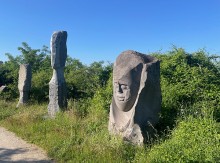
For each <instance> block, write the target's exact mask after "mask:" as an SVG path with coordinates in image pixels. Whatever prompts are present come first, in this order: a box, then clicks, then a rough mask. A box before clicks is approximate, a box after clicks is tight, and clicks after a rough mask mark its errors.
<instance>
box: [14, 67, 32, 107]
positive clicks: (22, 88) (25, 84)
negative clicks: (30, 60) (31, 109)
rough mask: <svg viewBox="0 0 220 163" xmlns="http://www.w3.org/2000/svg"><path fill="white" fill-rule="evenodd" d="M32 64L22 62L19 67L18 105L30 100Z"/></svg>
mask: <svg viewBox="0 0 220 163" xmlns="http://www.w3.org/2000/svg"><path fill="white" fill-rule="evenodd" d="M31 77H32V73H31V66H30V65H29V64H21V65H20V69H19V78H18V90H19V93H20V98H19V101H18V104H17V107H19V106H20V105H24V104H26V103H27V102H28V97H29V92H30V89H31Z"/></svg>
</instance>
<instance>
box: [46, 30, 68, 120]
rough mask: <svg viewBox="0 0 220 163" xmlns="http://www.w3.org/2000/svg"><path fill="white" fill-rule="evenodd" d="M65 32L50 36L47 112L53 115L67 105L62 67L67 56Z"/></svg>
mask: <svg viewBox="0 0 220 163" xmlns="http://www.w3.org/2000/svg"><path fill="white" fill-rule="evenodd" d="M66 40H67V32H66V31H57V32H54V33H53V35H52V37H51V42H50V45H51V66H52V68H53V76H52V78H51V80H50V83H49V100H50V102H49V105H48V114H49V116H51V117H54V116H55V115H56V113H57V112H58V111H60V110H65V108H66V107H67V92H66V82H65V78H64V67H65V63H66V58H67V47H66Z"/></svg>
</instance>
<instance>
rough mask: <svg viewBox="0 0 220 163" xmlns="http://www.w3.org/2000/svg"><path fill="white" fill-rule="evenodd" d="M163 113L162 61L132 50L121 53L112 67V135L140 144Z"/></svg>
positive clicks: (110, 124) (110, 129) (110, 120)
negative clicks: (161, 111)
mask: <svg viewBox="0 0 220 163" xmlns="http://www.w3.org/2000/svg"><path fill="white" fill-rule="evenodd" d="M160 110H161V88H160V62H159V60H157V59H156V58H155V57H152V56H149V55H144V54H141V53H138V52H135V51H131V50H128V51H124V52H122V53H121V54H120V55H119V56H118V58H117V59H116V61H115V63H114V67H113V99H112V103H111V106H110V115H109V127H108V128H109V131H110V133H112V134H119V135H121V136H122V137H123V139H124V140H126V141H129V142H131V143H133V144H139V145H140V144H142V143H144V142H145V141H146V140H147V135H148V134H149V132H150V130H151V128H152V126H154V125H155V124H156V123H157V122H158V120H159V112H160Z"/></svg>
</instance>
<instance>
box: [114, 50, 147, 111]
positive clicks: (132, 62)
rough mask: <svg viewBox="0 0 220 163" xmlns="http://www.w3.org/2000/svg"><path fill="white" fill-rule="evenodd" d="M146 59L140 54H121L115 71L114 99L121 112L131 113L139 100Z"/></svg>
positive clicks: (128, 52) (129, 51) (126, 52)
mask: <svg viewBox="0 0 220 163" xmlns="http://www.w3.org/2000/svg"><path fill="white" fill-rule="evenodd" d="M143 63H144V59H143V56H142V55H141V54H140V53H137V52H135V51H131V50H128V51H125V52H123V53H121V54H120V55H119V56H118V58H117V59H116V62H115V64H114V69H113V97H114V99H115V104H116V105H117V107H118V109H120V110H121V111H124V112H127V111H129V110H130V109H131V108H132V106H133V105H134V103H135V100H136V98H137V94H138V90H139V86H140V78H141V72H142V68H143Z"/></svg>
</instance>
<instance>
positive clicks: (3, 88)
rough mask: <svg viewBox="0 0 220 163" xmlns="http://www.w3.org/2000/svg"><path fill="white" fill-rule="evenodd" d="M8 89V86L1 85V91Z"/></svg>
mask: <svg viewBox="0 0 220 163" xmlns="http://www.w3.org/2000/svg"><path fill="white" fill-rule="evenodd" d="M6 89H7V86H5V85H2V86H1V87H0V93H1V92H4V91H5V90H6Z"/></svg>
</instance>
